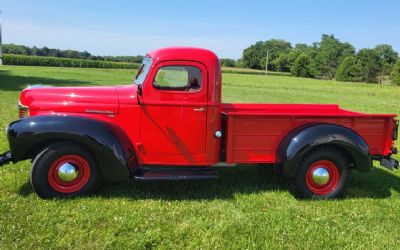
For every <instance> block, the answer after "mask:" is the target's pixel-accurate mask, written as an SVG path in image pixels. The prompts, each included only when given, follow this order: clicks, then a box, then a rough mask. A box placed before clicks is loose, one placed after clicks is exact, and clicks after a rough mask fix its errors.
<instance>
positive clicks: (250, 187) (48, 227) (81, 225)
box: [0, 66, 400, 249]
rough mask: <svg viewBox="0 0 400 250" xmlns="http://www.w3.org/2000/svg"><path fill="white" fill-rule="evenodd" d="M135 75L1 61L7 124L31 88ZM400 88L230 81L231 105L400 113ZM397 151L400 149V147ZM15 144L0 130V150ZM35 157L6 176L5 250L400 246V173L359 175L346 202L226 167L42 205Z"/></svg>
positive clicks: (110, 81) (109, 186) (1, 245)
mask: <svg viewBox="0 0 400 250" xmlns="http://www.w3.org/2000/svg"><path fill="white" fill-rule="evenodd" d="M133 75H134V72H133V71H131V70H111V69H110V70H108V69H76V68H46V67H43V68H42V67H17V66H3V67H1V68H0V126H1V127H5V126H6V124H8V123H9V122H11V121H13V120H15V119H17V106H16V103H17V100H18V95H19V92H20V90H21V89H22V88H24V87H25V86H26V85H27V84H35V83H42V84H50V85H57V86H62V85H79V86H82V85H114V84H129V83H130V82H131V81H132V79H133ZM399 97H400V88H399V87H392V86H379V85H369V84H356V83H354V84H353V83H340V82H334V81H322V80H312V79H301V78H294V77H284V76H261V75H260V76H257V75H239V74H224V76H223V99H224V101H225V102H267V103H274V102H275V103H339V104H340V105H341V106H342V107H344V108H348V109H352V110H355V111H362V112H374V113H397V114H400V98H399ZM397 146H399V144H398V143H397ZM7 149H8V146H7V143H6V139H5V136H4V132H1V133H0V151H1V152H3V151H5V150H7ZM29 167H30V163H29V162H28V161H25V162H21V163H18V164H16V165H9V166H6V167H4V168H1V169H0V249H10V248H19V249H20V248H21V249H26V248H61V249H66V248H79V249H88V248H116V249H126V248H129V249H149V248H160V249H181V248H186V249H264V248H281V249H297V248H312V249H319V248H341V247H346V248H368V249H370V248H374V249H382V248H386V249H392V248H398V246H399V245H400V236H399V235H400V228H399V225H400V211H399V207H400V195H399V194H400V172H399V171H397V172H390V171H387V170H385V169H382V168H380V167H377V168H374V170H373V171H371V172H369V173H366V174H360V173H357V172H354V173H353V179H352V183H351V185H350V188H349V190H348V196H347V198H346V199H343V200H336V201H302V200H297V199H295V198H294V197H293V195H292V194H291V192H290V191H289V190H288V186H287V185H279V183H278V181H277V179H276V178H275V177H274V176H273V173H272V171H271V169H265V168H262V167H257V166H251V167H233V168H221V169H219V172H220V175H221V178H220V179H219V180H216V181H192V182H163V183H136V182H128V181H121V182H112V183H105V184H104V185H103V187H102V188H101V190H100V192H99V193H98V194H97V195H96V196H94V197H82V198H77V199H73V200H41V199H40V198H38V197H37V196H36V195H35V194H34V193H33V191H32V188H31V187H30V184H29V181H28V178H29Z"/></svg>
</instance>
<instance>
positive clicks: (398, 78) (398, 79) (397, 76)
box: [391, 61, 400, 85]
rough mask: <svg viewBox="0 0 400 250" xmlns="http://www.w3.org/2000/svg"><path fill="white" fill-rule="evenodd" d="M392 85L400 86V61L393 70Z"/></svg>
mask: <svg viewBox="0 0 400 250" xmlns="http://www.w3.org/2000/svg"><path fill="white" fill-rule="evenodd" d="M391 76H392V84H397V85H400V61H397V63H396V64H395V65H394V67H393V70H392V75H391Z"/></svg>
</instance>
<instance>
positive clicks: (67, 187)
mask: <svg viewBox="0 0 400 250" xmlns="http://www.w3.org/2000/svg"><path fill="white" fill-rule="evenodd" d="M67 163H69V164H71V165H73V166H74V168H75V169H76V171H77V172H78V174H77V176H76V177H75V178H74V179H73V180H71V181H65V180H62V179H61V178H60V176H59V170H60V168H61V167H62V166H63V165H64V164H67ZM89 177H90V166H89V163H88V162H87V161H86V160H85V159H84V158H83V157H81V156H79V155H63V156H61V157H60V158H58V159H57V160H55V161H54V162H53V163H52V164H51V166H50V169H49V172H48V175H47V179H48V181H49V184H50V186H51V187H52V188H53V189H54V190H56V191H58V192H60V193H67V194H68V193H73V192H77V191H79V190H80V189H81V188H83V187H84V186H85V185H86V184H87V183H88V181H89Z"/></svg>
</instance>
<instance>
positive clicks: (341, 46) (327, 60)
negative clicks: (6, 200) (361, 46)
mask: <svg viewBox="0 0 400 250" xmlns="http://www.w3.org/2000/svg"><path fill="white" fill-rule="evenodd" d="M316 46H317V47H318V49H317V54H316V56H315V71H316V72H317V74H318V75H320V76H322V77H325V78H328V79H332V78H333V77H334V76H335V74H336V69H337V67H339V65H340V63H341V62H342V61H343V59H344V58H346V57H348V56H351V55H354V54H355V49H354V47H353V46H352V45H351V44H349V43H342V42H340V41H339V40H338V39H336V38H335V37H334V36H333V35H325V34H324V35H322V40H321V42H320V43H319V44H317V45H316Z"/></svg>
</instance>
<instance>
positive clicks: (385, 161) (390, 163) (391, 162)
mask: <svg viewBox="0 0 400 250" xmlns="http://www.w3.org/2000/svg"><path fill="white" fill-rule="evenodd" d="M381 166H382V167H385V168H387V169H390V170H394V169H398V168H399V161H398V160H396V159H394V158H391V157H387V158H382V160H381Z"/></svg>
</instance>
